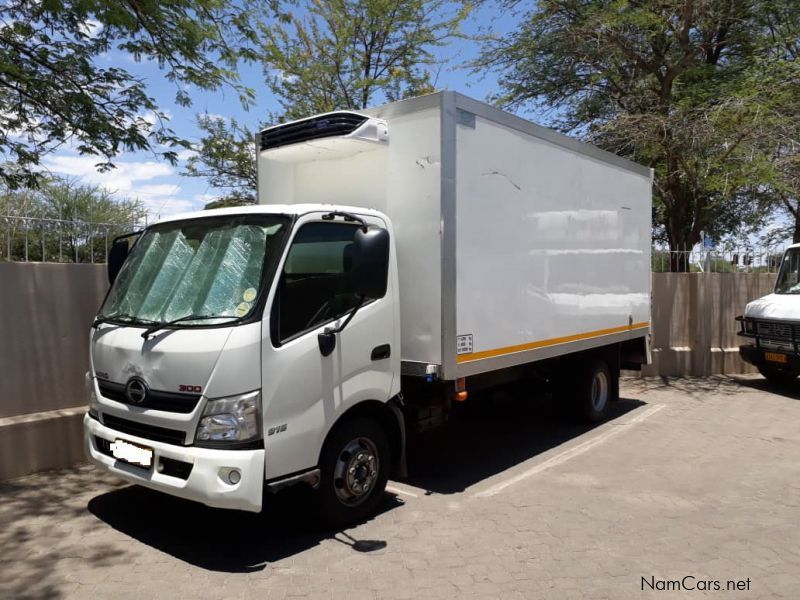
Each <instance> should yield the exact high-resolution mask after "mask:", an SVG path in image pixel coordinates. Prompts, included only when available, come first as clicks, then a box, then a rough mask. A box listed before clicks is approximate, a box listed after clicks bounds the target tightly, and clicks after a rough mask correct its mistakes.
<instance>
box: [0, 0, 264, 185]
mask: <svg viewBox="0 0 800 600" xmlns="http://www.w3.org/2000/svg"><path fill="white" fill-rule="evenodd" d="M250 4H251V2H250V0H240V1H239V2H236V3H229V2H225V1H224V0H159V1H158V2H153V1H150V0H145V1H142V0H120V1H118V2H108V1H105V0H7V1H6V2H4V3H3V4H2V5H0V106H2V110H0V160H4V161H5V162H4V163H0V179H1V180H2V181H3V182H4V184H5V185H6V186H8V187H11V188H17V187H19V186H28V187H34V186H35V185H37V183H38V181H39V178H40V174H39V173H40V171H39V169H38V168H37V167H38V165H39V163H40V161H41V159H42V157H43V156H44V155H46V154H47V153H49V152H52V151H54V150H55V149H58V148H60V147H62V146H63V145H64V144H71V145H72V147H74V148H75V149H76V150H77V151H78V152H80V153H82V154H90V155H96V156H97V157H98V168H99V169H101V170H104V169H105V170H107V169H110V168H113V162H112V159H113V158H114V156H115V155H117V154H118V153H119V152H121V151H123V150H148V151H153V152H157V151H158V153H159V154H160V155H161V156H163V157H164V158H165V159H167V160H169V161H171V162H173V163H174V162H175V161H176V152H175V148H176V146H177V147H180V146H186V145H187V142H185V141H184V140H182V139H180V138H179V137H178V136H176V135H175V133H174V132H173V131H172V130H170V129H169V128H168V127H167V125H166V124H165V115H164V113H163V112H162V111H160V110H159V107H158V105H157V103H156V101H155V100H154V99H153V98H152V97H151V96H150V95H149V94H148V91H147V88H146V82H145V81H144V80H142V79H139V78H137V77H135V76H134V75H133V74H131V73H130V72H129V71H127V70H126V69H125V68H124V67H122V66H120V61H119V60H118V56H128V57H132V58H133V59H134V60H136V61H141V60H145V61H154V62H156V63H157V64H158V66H159V67H160V68H161V69H162V70H163V71H164V74H165V77H166V79H168V80H169V81H171V82H173V83H174V84H175V85H176V87H177V92H176V101H177V102H178V103H179V104H180V105H182V106H189V105H190V104H191V94H190V92H191V90H192V89H193V88H200V89H206V90H216V89H219V88H221V87H223V86H231V87H232V88H233V89H234V90H235V91H236V92H237V93H238V95H239V97H240V99H241V100H242V101H243V102H245V103H246V102H247V101H248V100H249V99H250V98H251V96H252V92H251V90H249V89H248V88H246V87H244V86H243V85H241V84H240V83H239V82H238V80H237V75H236V67H237V64H238V62H239V60H242V59H244V60H252V59H254V58H255V52H254V49H253V43H254V42H255V40H256V38H257V32H256V30H255V20H254V18H253V16H252V13H251V10H250V9H251V6H250ZM260 4H261V5H262V6H263V5H265V4H266V5H267V6H272V3H271V2H261V3H260ZM103 57H107V58H111V59H112V66H103V65H104V64H107V63H103V62H101V61H100V59H101V58H103ZM114 59H116V60H114ZM153 121H155V122H154V123H153ZM163 146H166V148H167V149H166V150H164V149H163V148H162V147H163Z"/></svg>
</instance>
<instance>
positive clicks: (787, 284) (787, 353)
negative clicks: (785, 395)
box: [736, 244, 800, 385]
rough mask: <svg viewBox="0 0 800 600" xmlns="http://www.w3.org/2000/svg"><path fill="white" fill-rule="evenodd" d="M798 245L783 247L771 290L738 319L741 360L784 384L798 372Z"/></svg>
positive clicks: (799, 324) (799, 289)
mask: <svg viewBox="0 0 800 600" xmlns="http://www.w3.org/2000/svg"><path fill="white" fill-rule="evenodd" d="M798 294H800V244H793V245H792V246H789V247H788V248H787V249H786V252H784V254H783V259H782V260H781V266H780V269H779V270H778V277H777V279H776V281H775V289H774V291H773V293H771V294H768V295H766V296H764V297H762V298H758V299H757V300H753V301H752V302H749V303H748V304H747V306H745V309H744V315H742V316H739V317H736V320H737V321H739V325H740V330H739V335H741V336H743V337H746V338H750V339H751V340H752V342H751V343H746V344H742V345H741V346H739V354H740V356H741V357H742V359H743V360H744V361H746V362H749V363H750V364H752V365H755V366H756V367H757V368H758V370H759V371H760V372H761V374H762V375H763V376H764V377H766V378H767V379H768V380H769V381H770V382H772V383H775V384H778V385H786V384H789V383H791V382H793V381H794V380H795V379H797V376H798V375H800V349H799V348H798V344H800V302H798V300H797V298H795V296H797V295H798Z"/></svg>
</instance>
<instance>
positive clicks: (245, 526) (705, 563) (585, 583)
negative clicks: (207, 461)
mask: <svg viewBox="0 0 800 600" xmlns="http://www.w3.org/2000/svg"><path fill="white" fill-rule="evenodd" d="M525 395H526V394H525V393H524V392H522V391H519V390H517V391H516V392H514V393H513V394H512V395H511V396H509V395H506V396H502V395H498V396H497V397H495V398H494V399H492V401H491V402H488V403H484V404H482V405H476V406H474V407H472V408H471V409H469V410H467V411H465V414H463V415H461V416H460V417H459V418H458V419H455V420H454V421H453V422H452V423H451V424H450V425H448V426H447V427H446V428H445V429H442V430H439V431H438V432H433V433H431V434H429V435H428V436H427V437H425V438H424V439H422V440H419V441H418V444H417V445H416V446H415V450H414V452H413V454H412V456H411V457H410V467H411V469H412V476H411V478H410V479H409V480H408V481H405V482H401V483H398V484H393V486H392V489H394V490H396V492H398V493H395V494H387V496H386V502H385V504H384V506H383V511H382V512H381V514H379V515H378V516H376V517H375V518H373V519H372V520H370V521H369V522H366V523H363V524H361V525H359V526H357V527H354V528H352V529H348V530H345V531H324V530H320V529H319V527H318V526H317V525H316V524H314V523H313V520H312V519H311V518H310V512H311V508H310V506H309V502H308V498H307V495H306V494H304V493H303V492H302V490H295V491H289V492H288V493H286V494H283V495H281V496H279V497H277V498H275V499H274V500H273V501H272V502H271V504H270V506H269V507H268V508H267V510H266V512H265V513H264V514H263V515H254V514H247V513H239V512H228V511H220V510H214V509H210V508H206V507H204V506H201V505H199V504H193V503H191V502H186V501H183V500H179V499H175V498H172V497H169V496H165V495H161V494H158V493H155V492H151V491H148V490H146V489H144V488H139V487H136V486H130V485H128V484H125V483H121V482H118V481H116V480H115V479H113V478H112V477H109V476H107V475H105V474H102V473H101V472H99V471H97V470H96V469H94V468H92V467H90V466H82V467H78V468H75V469H71V470H66V471H59V472H52V473H45V474H39V475H35V476H31V477H27V478H24V479H20V480H16V481H12V482H7V483H5V484H0V548H2V551H0V598H45V597H49V598H154V597H159V598H161V597H164V598H213V599H215V600H217V599H221V598H338V597H343V598H344V597H346V598H349V599H354V600H356V599H359V598H365V599H366V598H414V599H417V598H464V597H467V598H557V599H566V598H614V599H616V598H628V597H630V598H639V597H650V596H653V597H701V596H703V595H704V592H702V591H685V590H684V591H672V592H667V591H651V590H650V589H649V588H647V587H646V586H645V590H644V591H643V590H642V587H643V585H644V584H643V583H642V578H643V577H644V578H646V579H647V580H648V581H653V582H658V581H661V582H667V581H676V580H682V579H683V578H684V577H686V576H692V577H695V578H696V579H694V580H692V579H689V580H686V581H688V583H690V584H691V583H692V582H694V584H695V585H697V582H698V581H701V580H716V581H720V582H721V585H722V587H723V591H719V592H713V591H712V592H708V593H707V594H706V595H708V596H711V597H714V596H718V597H722V598H724V597H738V598H766V597H785V598H797V597H799V596H800V384H798V388H797V390H796V391H785V390H784V391H776V390H773V389H770V388H769V387H768V386H767V384H766V383H765V382H764V381H763V380H761V379H760V378H757V377H744V376H743V377H736V378H733V379H728V378H710V379H682V380H668V381H662V380H626V381H625V382H624V385H623V391H622V395H623V398H624V399H623V400H621V401H620V402H619V403H618V404H617V405H616V406H615V409H614V418H612V419H611V420H609V421H608V422H607V423H604V424H602V425H600V426H599V427H596V428H592V429H590V428H587V427H583V426H578V425H574V424H572V423H571V421H569V420H568V419H567V418H566V417H565V416H562V415H561V414H560V412H559V411H557V410H554V409H553V408H552V407H551V406H549V405H548V404H547V403H546V402H545V403H533V402H526V401H525V398H524V396H525ZM661 405H663V409H659V410H652V409H653V407H657V406H661ZM645 411H650V412H649V413H648V414H645ZM637 415H640V416H642V415H643V416H644V417H645V418H642V419H637ZM592 440H595V441H594V442H593V441H592ZM511 478H516V479H515V483H513V484H512V485H509V486H508V487H505V488H503V486H502V484H503V482H506V481H509V480H510V479H511ZM501 488H502V489H501ZM498 489H499V491H497V490H498ZM487 492H490V493H493V494H494V495H490V496H489V495H486V494H487ZM651 578H652V579H651ZM748 578H749V580H750V582H749V584H748V586H749V591H748V590H744V591H729V592H726V591H724V587H725V585H726V582H727V580H737V581H738V580H741V581H743V582H744V580H746V579H748ZM665 585H666V584H665ZM743 585H744V584H743Z"/></svg>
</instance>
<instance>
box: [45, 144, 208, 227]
mask: <svg viewBox="0 0 800 600" xmlns="http://www.w3.org/2000/svg"><path fill="white" fill-rule="evenodd" d="M98 162H99V160H98V158H97V157H95V156H76V155H56V156H51V157H48V158H47V159H45V161H44V164H45V167H46V168H47V169H49V170H50V171H51V172H53V173H56V174H59V175H66V176H69V177H75V178H77V179H78V180H80V181H81V182H83V183H87V184H90V185H96V186H100V187H102V188H105V189H106V190H108V191H109V192H113V193H115V194H117V195H119V196H121V197H127V198H136V199H139V200H141V201H142V203H143V204H144V205H145V207H147V211H148V213H149V216H150V219H151V220H157V219H159V218H162V217H167V216H170V215H174V214H177V213H182V212H190V211H193V210H198V209H200V208H202V207H203V202H202V201H200V200H198V199H197V198H194V197H193V198H191V199H190V198H185V197H182V196H181V186H180V185H178V184H177V183H174V182H165V181H161V180H160V179H161V178H167V177H168V178H177V177H178V174H177V172H176V170H175V169H174V168H173V167H172V166H170V165H169V164H167V163H162V162H156V161H152V160H144V161H133V160H123V161H115V162H114V164H115V165H116V168H115V169H112V170H110V171H107V172H105V173H100V172H98V171H97V168H96V167H95V165H96V164H97V163H98ZM154 180H155V181H154ZM173 181H174V179H173Z"/></svg>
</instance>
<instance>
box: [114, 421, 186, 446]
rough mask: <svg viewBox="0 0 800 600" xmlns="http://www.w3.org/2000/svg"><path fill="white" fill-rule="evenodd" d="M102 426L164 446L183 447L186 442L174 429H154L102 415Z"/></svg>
mask: <svg viewBox="0 0 800 600" xmlns="http://www.w3.org/2000/svg"><path fill="white" fill-rule="evenodd" d="M103 425H106V426H107V427H110V428H111V429H115V430H117V431H121V432H122V433H128V434H130V435H135V436H136V437H140V438H144V439H146V440H153V441H154V442H164V443H165V444H177V445H180V446H182V445H184V443H185V441H186V434H185V433H184V432H182V431H178V430H176V429H167V428H166V427H156V426H155V425H146V424H145V423H137V422H136V421H130V420H128V419H122V418H120V417H115V416H114V415H108V414H105V413H103Z"/></svg>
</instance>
